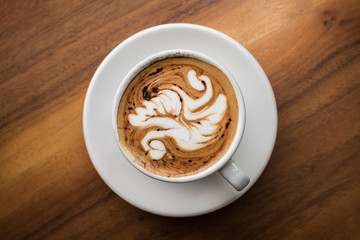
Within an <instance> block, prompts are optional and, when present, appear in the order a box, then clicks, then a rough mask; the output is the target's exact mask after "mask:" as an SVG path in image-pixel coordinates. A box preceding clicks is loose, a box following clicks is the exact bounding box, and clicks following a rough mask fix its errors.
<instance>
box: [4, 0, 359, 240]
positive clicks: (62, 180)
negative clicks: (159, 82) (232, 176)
mask: <svg viewBox="0 0 360 240" xmlns="http://www.w3.org/2000/svg"><path fill="white" fill-rule="evenodd" d="M0 20H1V21H0V26H1V27H0V64H1V65H0V66H1V69H0V72H1V74H0V239H75V238H76V239H360V151H359V150H360V2H359V1H356V0H354V1H351V0H348V1H337V0H321V1H320V0H317V1H314V0H309V1H303V0H298V1H285V0H284V1H282V0H275V1H268V0H259V1H245V0H244V1H233V0H224V1H197V0H193V1H172V0H171V1H165V0H154V1H145V0H131V1H130V0H126V1H125V0H124V1H108V0H105V1H88V0H73V1H66V0H44V1H21V0H6V1H5V0H4V1H1V6H0ZM173 22H188V23H195V24H200V25H204V26H208V27H211V28H214V29H217V30H219V31H221V32H223V33H225V34H227V35H229V36H230V37H232V38H234V39H235V40H237V41H238V42H240V43H241V44H242V45H243V46H244V47H246V48H247V49H248V50H249V51H250V52H251V53H252V54H253V55H254V57H255V58H256V59H257V60H258V62H259V63H260V64H261V66H262V67H263V69H264V70H265V72H266V74H267V76H268V78H269V80H270V83H271V85H272V87H273V90H274V93H275V97H276V101H277V106H278V115H279V129H278V136H277V140H276V144H275V148H274V151H273V154H272V156H271V158H270V161H269V164H268V166H267V168H266V169H265V171H264V173H263V174H262V175H261V177H260V178H259V180H258V181H257V182H256V184H255V185H254V186H253V187H252V188H251V189H250V190H249V191H248V192H247V193H246V194H245V195H244V196H242V197H241V198H240V199H238V200H237V201H235V202H234V203H232V204H230V205H229V206H227V207H225V208H223V209H221V210H218V211H215V212H213V213H209V214H206V215H202V216H197V217H191V218H170V217H163V216H158V215H154V214H151V213H148V212H144V211H143V210H140V209H138V208H136V207H134V206H132V205H130V204H129V203H127V202H126V201H124V200H123V199H121V198H120V197H118V196H117V195H116V194H115V193H114V192H112V191H111V190H110V188H109V187H108V186H107V185H106V184H105V183H104V182H103V180H102V179H101V178H100V176H99V175H98V173H97V172H96V170H95V168H94V167H93V165H92V163H91V160H90V158H89V155H88V153H87V150H86V146H85V142H84V137H83V130H82V110H83V105H84V99H85V95H86V90H87V87H88V86H89V83H90V80H91V78H92V76H93V74H94V72H95V70H96V69H97V67H98V65H99V64H100V63H101V61H102V60H103V59H104V57H105V56H106V55H107V54H108V53H109V52H110V51H111V50H112V49H113V48H114V47H115V46H117V45H118V44H119V43H121V42H122V41H123V40H125V39H126V38H128V37H129V36H131V35H132V34H134V33H136V32H138V31H140V30H143V29H146V28H148V27H152V26H156V25H159V24H164V23H173Z"/></svg>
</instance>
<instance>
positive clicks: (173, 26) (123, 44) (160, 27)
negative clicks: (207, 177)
mask: <svg viewBox="0 0 360 240" xmlns="http://www.w3.org/2000/svg"><path fill="white" fill-rule="evenodd" d="M167 28H170V29H172V30H174V29H175V30H176V28H191V29H197V30H201V31H209V32H212V33H214V34H216V35H218V36H219V37H221V38H224V39H225V40H227V41H230V42H231V43H232V44H233V45H234V47H237V48H238V49H240V50H241V52H242V53H243V54H245V55H246V58H247V60H249V61H250V62H251V64H252V65H253V66H254V67H255V68H256V69H257V72H258V74H260V75H262V77H261V78H262V79H265V80H266V81H262V84H265V85H267V86H266V90H267V93H268V94H271V95H272V97H270V98H271V99H273V103H272V104H271V105H272V106H273V109H272V112H273V113H274V116H273V117H274V119H272V120H273V126H272V129H274V135H273V136H272V138H271V142H270V143H269V146H270V149H271V150H270V151H269V153H268V154H267V155H268V156H267V158H266V160H265V161H264V164H263V165H262V167H261V169H259V170H258V171H257V172H258V174H257V175H256V176H255V177H254V178H253V179H254V181H253V182H252V183H250V184H249V185H250V186H249V187H247V188H246V189H244V190H243V191H242V192H241V193H240V194H238V195H236V196H234V197H233V198H231V199H228V201H224V202H223V204H219V205H217V206H215V207H213V208H209V209H206V210H203V211H197V212H193V214H189V213H184V214H181V213H180V214H179V213H175V214H172V213H165V212H162V211H157V210H154V209H152V208H151V207H148V206H146V205H142V204H139V203H137V202H134V201H133V200H132V199H130V198H128V197H127V195H126V194H124V193H122V192H119V191H118V189H117V188H116V187H115V186H114V183H112V182H111V181H110V180H109V179H108V178H107V177H106V174H105V173H104V172H103V171H102V169H101V168H100V166H98V164H97V162H96V161H94V160H93V159H94V158H95V154H94V153H93V152H92V149H91V144H90V141H91V140H90V139H89V136H88V134H87V127H86V126H88V120H87V113H86V112H87V111H88V109H89V108H90V106H89V101H90V97H91V96H92V94H93V92H94V86H95V82H96V81H97V79H98V75H100V73H101V71H102V69H103V68H104V67H105V66H106V65H107V64H108V63H109V62H110V61H111V59H112V58H113V57H114V56H115V55H116V54H117V52H118V51H120V50H121V49H122V48H126V46H127V45H128V44H129V43H131V42H132V41H133V40H135V39H137V38H141V37H142V36H144V35H146V34H148V33H153V34H154V33H155V32H156V31H163V30H166V29H167ZM245 105H246V101H245ZM245 107H246V106H245ZM245 128H246V126H245ZM277 129H278V115H277V107H276V100H275V96H274V92H273V90H272V88H271V85H270V82H269V80H268V78H267V76H266V74H265V72H264V70H263V69H262V68H261V66H260V64H259V63H258V62H257V61H256V59H255V58H254V57H253V56H252V55H251V54H250V53H249V52H248V51H247V50H246V49H245V48H244V47H243V46H242V45H241V44H240V43H238V42H237V41H235V40H234V39H232V38H230V37H229V36H227V35H226V34H224V33H222V32H219V31H217V30H214V29H212V28H209V27H205V26H200V25H195V24H186V23H175V24H174V23H172V24H163V25H158V26H154V27H151V28H148V29H145V30H142V31H140V32H138V33H136V34H134V35H132V36H130V37H129V38H127V39H126V40H124V41H123V42H121V43H120V44H119V45H117V46H116V47H115V48H114V49H113V50H112V51H111V52H110V53H109V54H108V55H107V56H106V57H105V59H104V60H103V61H102V63H101V64H100V65H99V67H98V68H97V70H96V72H95V73H94V75H93V78H92V79H91V82H90V84H89V87H88V90H87V93H86V97H85V103H84V110H83V133H84V138H85V143H86V148H87V151H88V153H89V156H90V159H91V161H92V163H93V165H94V167H95V169H96V170H97V172H98V173H99V175H100V176H101V178H102V179H103V181H104V182H105V183H106V184H107V185H108V186H109V187H110V188H111V189H112V190H113V191H114V192H115V193H116V194H117V195H118V196H120V197H121V198H122V199H124V200H125V201H127V202H128V203H130V204H132V205H134V206H136V207H138V208H140V209H142V210H144V211H147V212H150V213H154V214H158V215H162V216H171V217H190V216H198V215H202V214H206V213H209V212H213V211H216V210H218V209H221V208H222V207H224V206H226V205H228V204H230V203H232V202H233V201H235V200H237V199H238V198H240V197H241V196H242V195H243V194H245V192H247V191H248V189H250V188H251V187H252V186H253V185H254V184H255V182H256V181H257V180H258V178H259V177H260V175H261V174H262V173H263V171H264V169H265V168H266V166H267V164H268V162H269V159H270V156H271V154H272V151H273V149H274V146H275V140H276V136H277Z"/></svg>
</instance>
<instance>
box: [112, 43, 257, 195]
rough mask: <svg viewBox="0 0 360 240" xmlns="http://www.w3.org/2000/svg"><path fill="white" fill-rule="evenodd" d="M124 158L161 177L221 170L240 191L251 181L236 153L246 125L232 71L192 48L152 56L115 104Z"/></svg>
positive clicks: (123, 85) (178, 179)
mask: <svg viewBox="0 0 360 240" xmlns="http://www.w3.org/2000/svg"><path fill="white" fill-rule="evenodd" d="M112 126H113V132H114V136H115V139H116V142H117V144H118V146H119V149H120V150H121V152H122V153H123V154H124V156H125V158H126V159H127V160H128V161H129V162H130V163H131V164H132V166H134V167H135V168H136V169H138V170H139V171H140V172H142V173H144V174H146V175H147V176H149V177H152V178H154V179H157V180H161V181H165V182H174V183H183V182H190V181H196V180H199V179H202V178H205V177H207V176H209V175H211V174H213V173H215V172H219V173H220V174H221V175H222V176H223V177H224V178H225V180H227V181H228V182H229V183H230V184H231V185H232V186H233V187H234V188H235V189H236V190H238V191H241V190H242V189H243V188H245V187H246V186H247V185H248V184H249V182H250V179H249V177H248V176H247V175H246V173H245V172H244V171H243V170H242V169H241V168H240V167H239V166H238V165H237V164H236V163H235V162H234V161H233V160H232V159H231V158H232V156H233V155H234V153H235V151H236V149H237V147H238V146H239V144H240V142H241V138H242V135H243V132H244V128H245V105H244V100H243V96H242V93H241V91H240V88H239V86H238V84H237V82H236V80H235V79H234V77H233V76H232V75H231V74H230V73H229V72H228V71H227V70H226V69H225V68H224V67H223V66H222V65H221V64H220V63H218V62H217V61H216V60H214V59H212V58H210V57H208V56H207V55H205V54H203V53H199V52H195V51H191V50H185V49H174V50H167V51H163V52H159V53H156V54H154V55H151V56H149V57H147V58H145V59H144V60H142V61H141V62H139V63H138V64H137V65H136V66H134V67H133V68H132V69H131V70H130V71H129V73H128V74H127V75H126V76H125V77H124V78H123V79H122V80H121V82H120V84H119V87H118V89H117V92H116V94H115V98H114V103H113V109H112Z"/></svg>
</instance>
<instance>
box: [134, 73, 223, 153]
mask: <svg viewBox="0 0 360 240" xmlns="http://www.w3.org/2000/svg"><path fill="white" fill-rule="evenodd" d="M184 77H185V79H183V81H186V80H187V81H188V82H189V83H190V85H191V87H193V88H194V89H196V90H197V91H203V92H204V94H203V96H201V97H200V98H199V99H194V98H192V97H191V96H189V95H188V94H187V93H185V92H184V91H183V90H182V89H180V88H179V87H178V86H176V85H172V86H170V87H169V89H164V90H161V91H159V92H157V93H156V97H153V98H151V100H150V101H146V100H145V101H144V102H143V105H144V106H145V107H138V108H136V109H135V114H130V115H129V122H130V124H131V125H132V126H136V127H143V128H145V129H144V130H145V131H146V130H147V129H149V127H154V126H156V127H159V128H160V129H157V130H149V131H147V133H146V135H145V137H144V138H143V139H142V140H141V145H142V146H143V148H144V150H145V151H148V152H149V154H150V157H151V158H152V159H161V158H162V157H163V156H164V155H165V153H166V152H167V151H166V148H165V145H164V143H163V142H162V141H161V139H163V138H172V139H173V140H174V141H175V143H176V145H177V146H179V147H180V148H181V149H183V150H185V151H194V150H198V149H200V148H202V147H204V146H207V145H209V144H211V143H212V142H213V141H214V139H215V137H216V133H217V132H218V130H219V129H220V124H219V123H220V121H221V120H222V119H223V117H224V113H225V110H226V108H227V102H226V97H225V95H223V94H220V95H219V96H217V98H216V101H215V102H214V103H213V104H212V105H208V104H207V103H208V102H209V100H210V99H211V98H212V97H213V95H214V92H213V88H212V84H211V81H210V79H209V78H208V77H207V76H205V75H201V76H200V77H199V78H198V77H197V76H196V72H195V70H189V71H188V74H187V76H184ZM156 81H157V80H155V81H154V82H155V83H156ZM148 90H149V87H147V89H146V90H145V91H148ZM145 91H144V92H145ZM205 104H206V105H205ZM204 106H205V107H204ZM201 107H202V108H201ZM170 154H171V153H170Z"/></svg>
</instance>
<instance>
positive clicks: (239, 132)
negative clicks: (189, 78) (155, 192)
mask: <svg viewBox="0 0 360 240" xmlns="http://www.w3.org/2000/svg"><path fill="white" fill-rule="evenodd" d="M171 57H189V58H196V59H198V60H201V61H204V62H207V63H210V64H212V65H214V66H216V67H217V68H219V69H220V70H221V71H222V72H223V73H224V74H225V75H226V76H227V77H228V79H229V81H230V83H231V85H232V87H233V89H234V92H235V95H236V99H237V104H238V124H237V128H236V132H235V136H234V140H233V142H232V143H231V145H230V147H229V148H228V150H227V151H226V153H225V154H224V155H223V156H222V157H221V158H220V159H219V160H218V161H217V162H216V163H214V164H213V165H211V166H210V167H208V168H207V169H205V170H203V171H201V172H198V173H195V174H192V175H187V176H182V177H165V176H160V175H157V174H154V173H152V172H149V171H147V170H146V169H145V168H143V167H141V166H140V165H138V164H137V163H135V161H134V159H135V157H134V156H133V155H132V154H131V153H130V151H129V150H127V149H126V148H124V147H122V146H121V144H120V140H119V132H118V128H117V115H118V107H119V104H120V100H121V98H122V95H123V93H124V92H125V90H126V88H127V86H128V85H129V84H130V82H131V81H132V80H133V78H134V77H135V76H136V75H137V74H138V73H140V72H141V71H142V70H143V69H144V68H146V67H148V66H150V65H151V64H153V63H156V62H158V61H161V60H163V59H166V58H171ZM245 114H246V112H245V103H244V98H243V94H242V93H241V90H240V87H239V85H238V83H237V82H236V80H235V78H234V77H233V76H232V75H231V73H230V72H229V71H228V70H226V69H225V68H224V67H223V66H222V65H221V64H219V63H218V62H217V61H215V60H214V59H212V58H211V57H209V56H207V55H205V54H203V53H200V52H197V51H193V50H188V49H171V50H165V51H160V52H157V53H155V54H152V55H150V56H148V57H146V58H144V59H143V60H142V61H140V62H139V63H137V64H136V65H135V66H134V67H132V68H131V70H130V71H129V72H128V73H127V74H126V75H125V77H124V78H123V79H122V81H121V82H120V84H119V87H118V89H117V90H116V93H115V97H114V101H113V107H112V128H113V133H114V136H115V140H116V143H117V146H118V148H119V149H120V151H121V152H122V153H123V155H124V157H125V158H126V160H127V161H128V162H130V163H131V165H132V166H134V167H135V168H136V169H137V170H139V171H140V172H142V173H143V174H145V175H147V176H149V177H152V178H154V179H157V180H160V181H164V182H179V183H180V182H191V181H195V180H199V179H201V178H204V177H207V176H209V175H211V174H213V173H215V172H217V171H218V170H220V169H221V168H222V167H223V166H224V165H225V164H226V163H227V162H228V161H229V160H230V159H231V157H232V156H233V155H234V153H235V151H236V149H237V148H238V146H239V144H240V142H241V139H242V136H243V133H244V129H245V119H246V116H245Z"/></svg>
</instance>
